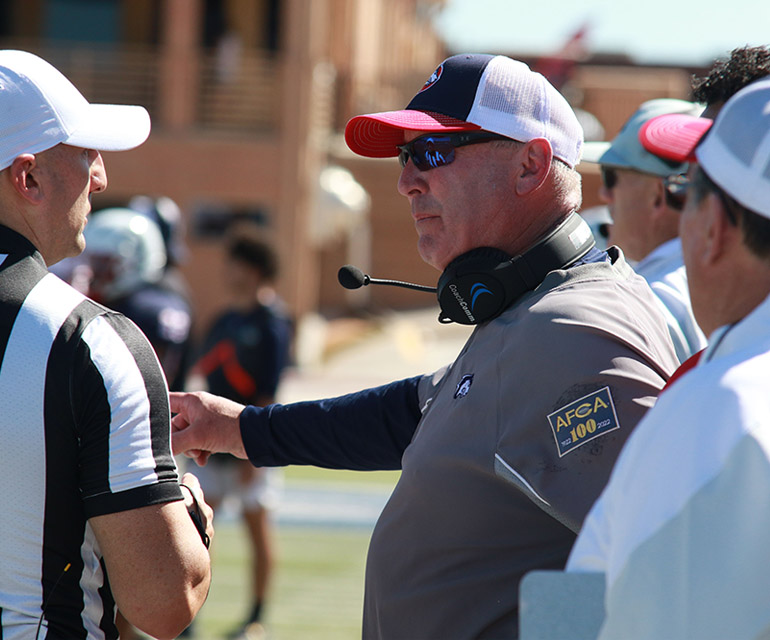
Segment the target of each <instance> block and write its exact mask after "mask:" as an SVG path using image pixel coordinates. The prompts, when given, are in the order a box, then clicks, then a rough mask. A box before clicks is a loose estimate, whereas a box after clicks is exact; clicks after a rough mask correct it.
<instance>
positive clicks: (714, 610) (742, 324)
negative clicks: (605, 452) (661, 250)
mask: <svg viewBox="0 0 770 640" xmlns="http://www.w3.org/2000/svg"><path fill="white" fill-rule="evenodd" d="M639 135H640V139H641V141H642V143H643V144H644V146H645V148H647V149H648V150H649V151H650V152H652V153H655V154H657V155H660V156H662V157H666V158H669V159H671V160H674V161H677V162H681V161H690V162H693V163H694V164H693V165H692V166H691V168H690V171H689V174H688V177H689V186H688V191H687V202H686V204H685V209H684V211H683V213H682V220H681V225H680V235H681V238H682V247H683V253H684V260H685V265H686V267H687V272H688V282H689V288H690V293H691V296H692V303H693V311H694V312H695V316H696V318H697V319H698V322H699V323H700V325H701V326H702V327H703V329H704V331H705V332H706V333H707V334H708V336H709V345H708V347H707V348H706V350H705V352H704V353H703V355H702V357H701V358H700V360H699V362H698V364H697V365H696V366H695V368H693V369H692V370H690V371H689V372H688V373H687V374H686V375H684V376H682V377H681V378H680V379H678V380H677V381H676V382H675V383H674V384H672V385H671V386H670V387H669V388H668V389H667V391H666V392H665V393H664V394H662V395H661V397H660V399H659V400H658V403H657V404H656V406H655V407H654V408H653V410H652V411H650V412H649V413H648V414H647V416H646V417H645V418H644V420H643V421H642V422H641V423H640V425H639V426H638V427H637V429H636V431H635V432H634V434H633V435H632V436H631V438H630V439H629V441H628V443H627V445H626V446H625V447H624V449H623V452H622V454H621V456H620V458H619V459H618V463H617V466H616V467H615V470H614V471H613V474H612V478H611V480H610V482H609V484H608V486H607V488H606V490H605V491H604V493H603V494H602V497H601V498H600V499H599V500H598V501H597V504H596V505H595V506H594V507H593V509H592V511H591V513H590V514H589V516H588V518H587V519H586V522H585V524H584V527H583V530H582V531H581V534H580V536H579V538H578V541H577V543H576V545H575V548H574V550H573V552H572V554H571V556H570V562H569V569H570V570H573V571H601V572H604V573H605V574H606V589H607V590H606V596H605V604H606V614H607V615H606V619H605V622H604V626H603V628H602V633H601V635H600V637H601V638H604V639H607V638H637V637H638V638H642V637H644V638H757V637H765V636H766V635H767V634H768V631H769V630H770V592H768V589H767V567H768V566H770V548H769V547H768V545H767V532H768V531H770V393H768V390H767V383H768V380H769V379H770V80H760V81H757V82H755V83H753V84H751V85H749V86H748V87H746V88H744V89H742V90H741V91H740V92H738V93H737V94H735V95H734V96H733V97H732V98H730V99H729V100H728V101H727V103H726V104H725V105H724V107H723V108H722V110H721V111H720V112H719V115H718V116H717V118H716V120H715V121H713V122H712V121H711V120H708V119H704V118H695V117H691V116H687V115H684V114H676V115H665V116H660V117H658V118H654V119H652V120H650V121H649V122H648V123H647V124H646V125H645V126H644V127H643V128H642V129H641V130H640V133H639Z"/></svg>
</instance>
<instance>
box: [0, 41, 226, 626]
mask: <svg viewBox="0 0 770 640" xmlns="http://www.w3.org/2000/svg"><path fill="white" fill-rule="evenodd" d="M0 112H1V113H2V114H3V117H2V119H1V120H0V441H2V445H3V446H2V447H0V486H2V487H3V491H2V492H0V637H1V638H3V640H17V639H22V638H23V639H24V640H30V639H32V638H48V639H51V640H61V639H64V638H89V639H90V638H95V639H102V638H104V639H111V638H117V637H118V632H117V629H116V626H115V609H116V606H117V607H119V608H120V611H121V612H122V613H123V615H124V616H125V617H126V618H127V619H128V620H129V621H130V622H131V623H132V624H134V625H135V626H136V627H138V628H139V629H141V630H143V631H144V632H146V633H148V634H150V635H152V636H153V637H156V638H173V637H175V636H176V635H177V634H178V633H180V632H181V631H182V630H183V629H184V628H185V627H186V626H187V625H188V624H189V623H190V621H191V619H192V617H193V616H194V615H195V613H196V612H197V611H198V609H199V608H200V606H201V605H202V604H203V601H204V600H205V597H206V594H207V592H208V587H209V582H210V560H209V555H208V551H207V548H206V546H205V545H204V543H206V545H207V542H208V538H209V536H211V535H213V529H212V528H211V525H210V522H211V515H212V514H211V510H210V509H209V507H208V506H207V505H206V504H205V502H204V501H203V496H202V493H201V492H200V487H199V486H198V484H197V481H196V480H195V478H194V477H193V476H186V477H185V478H183V480H184V481H185V486H187V487H188V489H187V490H185V491H184V492H183V491H182V489H181V487H180V484H179V481H178V477H177V471H176V466H175V464H174V460H173V458H172V456H171V452H170V447H169V437H170V424H169V405H168V393H167V389H166V384H165V380H164V377H163V374H162V372H161V369H160V366H159V365H158V361H157V358H156V357H155V354H154V352H153V351H152V348H151V347H150V344H149V343H148V341H147V340H146V338H145V337H144V336H143V335H142V333H141V332H140V331H139V330H138V329H137V328H136V326H135V325H133V324H132V323H131V322H130V321H129V320H128V319H126V318H125V317H124V316H122V315H120V314H117V313H114V312H111V311H109V310H108V309H106V308H105V307H102V306H100V305H98V304H96V303H94V302H93V301H91V300H89V299H88V298H86V297H84V296H83V295H81V294H80V293H78V292H77V291H75V290H74V289H73V288H71V287H69V286H68V285H66V284H65V283H64V282H62V281H61V280H59V279H58V278H57V277H56V276H54V275H53V274H50V273H48V271H47V266H49V265H52V264H54V263H56V262H58V261H59V260H61V259H62V258H65V257H68V256H75V255H77V254H79V253H80V252H81V251H82V250H83V247H84V239H83V228H84V227H85V225H86V217H87V215H88V213H89V212H90V208H91V205H90V196H91V194H92V193H96V192H100V191H103V190H104V189H105V188H106V186H107V175H106V172H105V168H104V163H103V160H102V157H101V154H100V151H97V149H99V150H109V151H120V150H125V149H131V148H133V147H136V146H138V145H139V144H141V143H142V142H144V140H145V139H146V138H147V136H148V135H149V132H150V120H149V116H148V114H147V112H146V111H145V110H144V109H143V108H142V107H137V106H116V105H96V104H89V103H88V102H87V101H86V100H85V98H84V97H83V96H82V95H81V94H80V93H79V92H78V91H77V89H76V88H75V87H74V86H73V85H72V84H71V83H70V82H69V81H68V80H67V79H66V78H65V77H64V76H63V75H62V74H61V73H59V72H58V71H57V70H56V69H55V68H54V67H52V66H51V65H49V64H48V63H47V62H45V61H44V60H42V59H40V58H38V57H37V56H34V55H32V54H30V53H27V52H23V51H10V50H4V51H0ZM193 492H194V493H195V496H194V495H193ZM188 511H189V513H190V515H191V516H193V515H194V516H198V519H197V524H196V522H195V521H194V519H193V517H190V516H188ZM108 575H109V580H108V577H107V576H108Z"/></svg>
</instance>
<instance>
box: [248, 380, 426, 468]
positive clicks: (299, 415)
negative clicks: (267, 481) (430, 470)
mask: <svg viewBox="0 0 770 640" xmlns="http://www.w3.org/2000/svg"><path fill="white" fill-rule="evenodd" d="M419 380H420V378H419V377H415V378H409V379H406V380H400V381H397V382H393V383H391V384H388V385H385V386H382V387H376V388H373V389H366V390H364V391H360V392H357V393H352V394H349V395H345V396H340V397H337V398H330V399H326V400H317V401H310V402H298V403H294V404H290V405H271V406H269V407H267V408H265V409H259V408H256V407H247V408H246V409H245V410H244V412H243V413H242V414H241V417H240V428H241V437H242V438H243V444H244V446H245V448H246V453H247V455H248V457H249V460H251V462H252V464H254V465H256V466H283V465H287V464H301V465H314V466H318V467H326V468H331V469H351V470H357V471H373V470H379V469H400V468H401V456H402V455H403V452H404V449H406V447H407V446H408V445H409V443H410V442H411V439H412V436H413V435H414V431H415V429H416V428H417V424H418V423H419V420H420V416H421V414H420V409H419V402H418V397H417V383H418V381H419Z"/></svg>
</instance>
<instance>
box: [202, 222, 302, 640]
mask: <svg viewBox="0 0 770 640" xmlns="http://www.w3.org/2000/svg"><path fill="white" fill-rule="evenodd" d="M225 251H226V259H225V265H224V266H225V272H224V283H223V284H224V286H225V288H226V289H227V291H228V293H229V294H230V303H229V305H228V307H227V308H226V309H225V310H224V311H223V312H222V313H221V314H220V315H219V316H218V317H217V318H216V319H215V320H214V322H213V323H212V325H211V327H210V328H209V330H208V332H207V333H206V336H205V338H204V340H203V343H202V347H201V349H200V354H199V357H198V358H197V361H196V363H195V365H194V366H193V369H192V375H191V379H190V383H189V386H190V387H191V388H201V389H204V390H207V391H209V392H211V393H215V394H217V395H220V396H224V397H225V398H228V399H230V400H234V401H236V402H239V403H241V404H250V405H254V406H258V407H264V406H267V405H270V404H272V403H274V402H275V394H276V391H277V389H278V385H279V384H280V381H281V376H282V375H283V372H284V370H285V368H286V366H287V365H288V364H289V358H290V346H291V336H292V326H291V322H290V320H289V317H288V315H287V313H286V311H285V309H284V306H283V303H282V302H281V300H280V299H279V298H278V296H277V294H276V292H275V289H274V288H273V285H274V282H275V279H276V278H277V277H278V258H277V255H276V253H275V250H274V248H273V247H272V245H271V244H269V243H268V242H266V241H265V240H264V239H263V234H262V233H261V232H260V230H259V229H258V228H256V227H252V226H249V225H245V226H237V227H236V228H235V229H234V230H233V231H231V232H230V235H229V237H228V239H227V241H226V248H225ZM280 474H281V472H280V470H279V469H270V468H257V467H255V466H253V465H252V464H251V463H250V462H249V461H248V460H240V459H238V458H236V457H234V456H231V455H230V454H227V453H223V454H217V455H214V456H212V457H211V459H210V460H209V464H207V465H206V466H205V467H203V468H200V469H199V470H198V473H197V475H198V477H199V479H200V482H201V486H203V487H204V491H205V492H206V498H207V500H208V501H209V502H210V503H211V505H212V506H213V507H214V509H215V510H218V508H219V506H220V505H221V504H222V501H223V500H225V499H226V498H228V497H232V498H235V499H236V500H237V503H238V506H239V507H240V515H241V518H242V519H243V522H244V524H245V525H246V531H247V535H248V541H249V546H250V551H251V558H250V564H249V567H250V583H251V608H250V610H249V612H248V614H247V615H246V618H245V620H244V622H243V624H242V625H240V626H239V627H238V628H237V629H236V630H235V631H234V633H233V634H232V636H231V637H233V638H238V639H243V640H254V639H257V638H262V637H264V634H265V631H264V627H263V624H262V621H263V613H264V609H265V604H266V600H267V596H268V593H269V589H270V586H271V583H272V579H273V571H274V564H275V562H274V555H275V552H274V549H273V547H274V542H273V532H272V524H271V521H270V514H271V511H272V510H273V508H274V507H275V506H276V503H277V500H278V498H279V494H280V483H281V479H282V478H281V475H280Z"/></svg>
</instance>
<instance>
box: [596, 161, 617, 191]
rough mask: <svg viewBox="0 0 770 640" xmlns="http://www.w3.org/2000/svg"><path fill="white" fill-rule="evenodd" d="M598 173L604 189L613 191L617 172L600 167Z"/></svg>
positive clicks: (609, 168)
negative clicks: (600, 175)
mask: <svg viewBox="0 0 770 640" xmlns="http://www.w3.org/2000/svg"><path fill="white" fill-rule="evenodd" d="M599 171H600V172H601V174H602V184H603V185H604V187H605V188H606V189H614V188H615V185H616V184H617V183H618V172H617V171H615V169H613V168H612V167H606V166H604V165H600V167H599Z"/></svg>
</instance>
